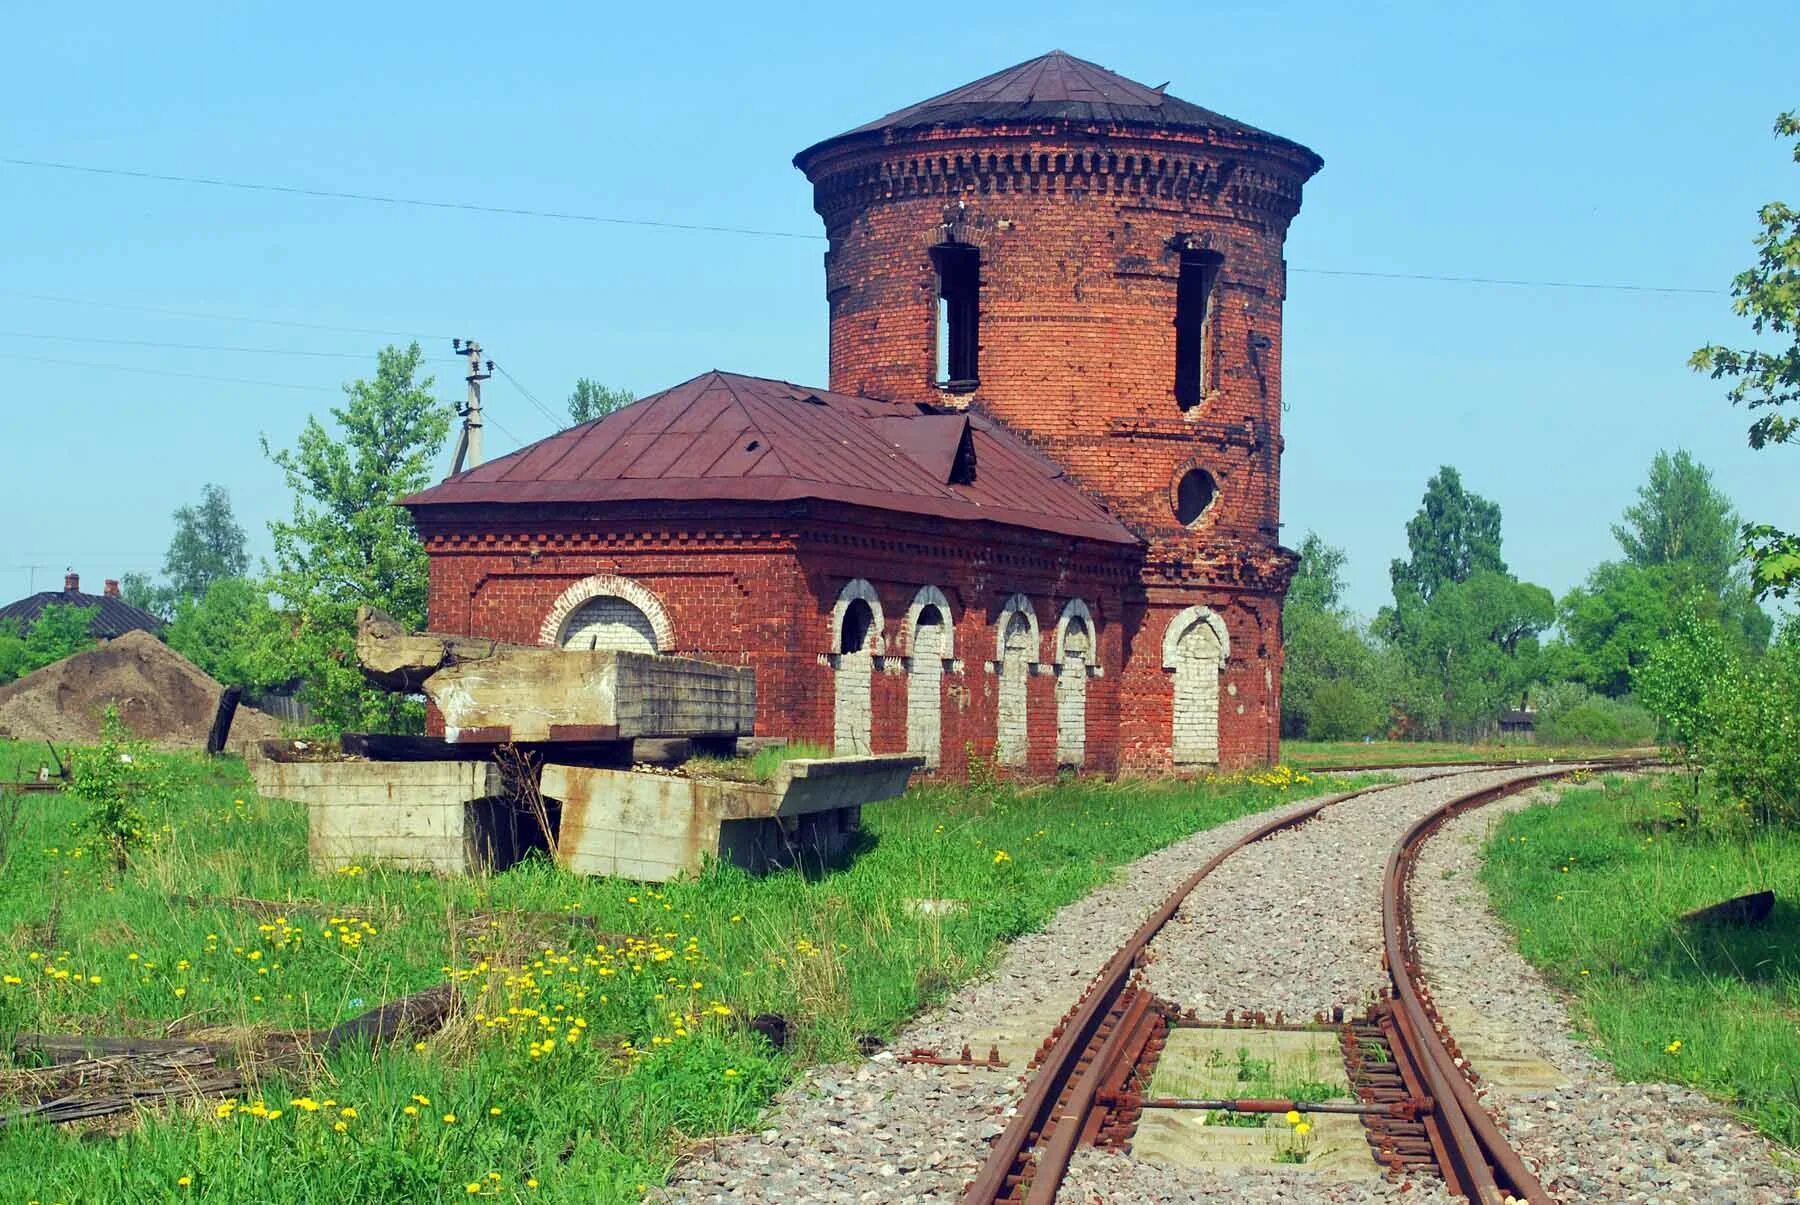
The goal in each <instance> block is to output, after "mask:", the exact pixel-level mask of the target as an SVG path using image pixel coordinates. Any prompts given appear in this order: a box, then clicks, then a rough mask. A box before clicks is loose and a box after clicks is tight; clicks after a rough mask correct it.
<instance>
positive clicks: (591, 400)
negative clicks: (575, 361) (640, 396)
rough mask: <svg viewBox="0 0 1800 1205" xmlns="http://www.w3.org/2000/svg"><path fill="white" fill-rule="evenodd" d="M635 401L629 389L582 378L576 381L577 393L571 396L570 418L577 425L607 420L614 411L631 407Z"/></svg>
mask: <svg viewBox="0 0 1800 1205" xmlns="http://www.w3.org/2000/svg"><path fill="white" fill-rule="evenodd" d="M635 400H636V399H635V398H634V397H632V394H631V390H629V389H614V388H612V387H611V386H609V385H602V384H601V383H600V382H598V381H594V380H590V379H588V378H587V377H580V378H577V380H576V381H575V392H574V393H571V394H570V395H569V418H570V419H572V420H573V421H575V422H577V423H585V422H588V421H590V420H591V419H596V418H605V417H606V416H607V415H609V414H611V413H612V412H613V411H614V410H618V409H620V408H622V407H625V406H629V405H631V403H632V402H633V401H635Z"/></svg>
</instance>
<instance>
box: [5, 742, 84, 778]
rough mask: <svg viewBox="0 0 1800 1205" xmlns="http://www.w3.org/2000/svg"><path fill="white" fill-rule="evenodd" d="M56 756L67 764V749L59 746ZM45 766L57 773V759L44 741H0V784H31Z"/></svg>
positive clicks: (51, 771)
mask: <svg viewBox="0 0 1800 1205" xmlns="http://www.w3.org/2000/svg"><path fill="white" fill-rule="evenodd" d="M56 755H57V756H59V757H61V758H63V760H64V764H65V765H66V764H67V760H68V751H67V749H65V748H64V747H63V746H61V745H58V746H57V747H56ZM44 766H48V767H49V769H50V773H52V774H55V773H56V757H53V756H51V752H50V747H49V746H48V745H46V744H44V743H43V742H42V741H9V740H0V782H30V781H31V780H32V779H34V778H36V777H37V774H38V770H39V768H40V767H44Z"/></svg>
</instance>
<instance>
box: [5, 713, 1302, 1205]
mask: <svg viewBox="0 0 1800 1205" xmlns="http://www.w3.org/2000/svg"><path fill="white" fill-rule="evenodd" d="M33 755H35V751H34V753H33ZM22 756H25V754H24V752H23V751H22V750H17V749H15V748H14V747H12V746H4V747H0V765H11V764H13V763H14V762H16V761H18V760H19V759H20V758H21V757H22ZM134 756H135V755H134ZM145 757H146V758H147V759H149V762H150V764H151V765H153V766H154V768H155V770H156V772H157V773H158V774H159V775H160V776H161V777H162V781H164V782H166V783H167V784H168V786H169V788H170V794H169V797H168V800H167V802H166V803H155V802H146V801H142V800H140V801H139V806H140V807H141V808H142V810H143V812H144V823H143V825H142V832H143V834H144V843H143V844H142V846H141V847H140V848H138V849H136V850H135V852H134V853H133V854H132V856H131V858H130V861H129V864H128V866H127V868H126V869H125V870H123V871H121V870H119V869H118V868H117V867H116V865H115V864H114V862H113V861H112V860H111V859H110V858H109V857H108V856H107V849H106V846H105V844H104V843H96V842H95V840H94V839H93V838H92V837H91V836H90V835H89V833H88V831H87V830H85V829H84V828H83V820H84V817H85V815H86V808H85V807H84V806H83V804H82V803H81V802H80V801H78V800H77V799H75V798H73V797H71V796H67V795H64V796H35V797H33V799H32V801H31V803H32V807H31V811H30V812H29V814H28V816H27V818H26V821H25V824H24V828H23V830H22V831H21V832H20V833H19V834H18V835H17V836H16V837H15V839H14V842H13V852H12V863H11V867H10V870H9V873H8V874H7V875H6V876H4V877H3V878H0V926H3V927H4V931H5V932H7V933H8V934H9V935H10V937H11V940H10V941H9V942H8V943H7V944H6V948H5V950H3V951H0V1030H4V1031H5V1032H17V1031H19V1030H26V1029H29V1030H38V1031H51V1032H56V1031H68V1030H72V1029H79V1030H80V1031H82V1032H86V1033H105V1034H138V1035H146V1036H158V1037H160V1036H163V1035H164V1034H165V1033H168V1032H176V1033H194V1032H201V1031H207V1030H209V1029H211V1028H212V1027H227V1028H229V1029H230V1030H233V1031H236V1032H245V1033H254V1032H257V1031H259V1030H261V1029H264V1028H269V1027H272V1028H317V1027H321V1026H325V1025H329V1024H332V1023H335V1022H336V1021H339V1020H341V1019H344V1018H345V1017H348V1016H351V1015H354V1014H356V1013H359V1012H362V1011H364V1010H365V1009H367V1008H370V1007H372V1006H374V1005H375V1004H377V1003H379V1002H381V1001H383V1000H387V999H392V998H395V997H397V996H400V995H403V994H405V993H408V992H411V991H416V990H420V989H422V988H425V987H428V986H430V985H432V984H434V983H439V982H442V981H443V980H444V979H445V978H446V975H448V976H449V977H451V978H453V979H454V980H455V981H456V982H457V983H458V984H459V985H460V987H461V989H462V991H463V992H464V994H465V997H466V998H467V1000H468V1002H469V1007H468V1010H467V1012H466V1013H465V1014H464V1015H463V1016H462V1017H461V1019H459V1020H458V1021H457V1022H455V1023H454V1024H453V1026H452V1027H451V1028H450V1029H449V1030H447V1031H445V1032H443V1033H442V1034H440V1035H438V1036H436V1037H433V1038H431V1039H430V1040H428V1041H426V1042H424V1043H423V1044H422V1045H421V1047H420V1048H419V1049H411V1048H403V1049H400V1050H395V1051H388V1052H384V1053H382V1054H380V1055H379V1056H371V1055H370V1054H369V1053H368V1052H367V1051H366V1050H365V1051H345V1052H340V1053H337V1054H334V1055H332V1056H330V1057H329V1058H328V1059H326V1060H325V1061H324V1062H323V1064H322V1065H321V1067H320V1069H319V1073H318V1075H317V1076H315V1077H313V1078H310V1079H298V1078H283V1079H270V1080H268V1081H267V1082H264V1083H261V1084H259V1085H258V1088H257V1090H256V1091H254V1092H252V1093H249V1094H247V1095H244V1096H241V1097H239V1098H238V1099H237V1103H236V1104H235V1105H234V1106H233V1107H231V1108H229V1109H224V1110H221V1109H218V1108H215V1107H214V1105H215V1103H218V1102H208V1103H206V1104H204V1105H201V1106H198V1107H195V1108H171V1109H165V1110H153V1111H148V1112H146V1113H145V1114H143V1115H142V1117H141V1118H139V1119H137V1120H136V1121H135V1122H133V1123H131V1124H129V1125H126V1126H123V1127H120V1128H121V1129H122V1133H120V1134H119V1135H118V1136H117V1137H115V1138H111V1139H110V1140H108V1141H105V1142H90V1141H86V1140H84V1138H83V1137H82V1134H81V1133H80V1132H79V1131H78V1130H75V1129H51V1128H46V1127H43V1126H37V1125H31V1124H25V1125H17V1126H8V1127H6V1128H5V1129H3V1130H0V1193H4V1195H7V1196H9V1197H12V1198H15V1199H18V1200H32V1199H39V1200H44V1201H51V1200H64V1201H78V1200H79V1201H101V1200H127V1199H143V1198H144V1197H146V1196H149V1197H155V1196H157V1195H159V1194H161V1193H164V1192H166V1193H167V1194H168V1195H170V1196H171V1197H173V1196H175V1195H177V1193H178V1191H179V1192H188V1191H191V1192H192V1193H193V1194H194V1195H197V1196H199V1195H209V1194H213V1195H218V1196H220V1197H229V1198H232V1199H257V1200H343V1201H364V1200H425V1199H433V1200H441V1199H445V1198H446V1197H453V1198H454V1199H458V1200H461V1199H464V1198H465V1194H466V1195H469V1196H478V1195H481V1194H486V1195H487V1196H503V1197H506V1198H508V1199H511V1198H512V1197H514V1196H515V1195H517V1196H520V1197H524V1196H525V1195H526V1194H527V1193H530V1195H531V1196H532V1198H533V1199H542V1200H550V1201H583V1202H590V1201H596V1200H598V1201H622V1200H636V1199H638V1198H639V1196H640V1195H641V1186H643V1185H648V1184H655V1183H657V1182H658V1181H660V1179H661V1178H662V1177H663V1176H664V1175H665V1174H666V1172H667V1170H668V1168H669V1167H670V1165H671V1163H672V1160H673V1159H674V1158H675V1156H676V1154H677V1153H678V1152H679V1151H680V1150H681V1149H682V1148H683V1146H684V1144H686V1143H687V1142H689V1141H691V1140H692V1139H694V1138H696V1137H699V1136H703V1135H706V1134H711V1133H718V1132H721V1131H726V1130H731V1129H737V1128H742V1127H745V1126H747V1125H750V1124H752V1123H753V1122H754V1119H755V1117H756V1114H757V1112H758V1110H759V1109H760V1108H761V1107H762V1106H763V1105H764V1104H765V1103H766V1102H767V1101H768V1099H769V1097H770V1094H771V1093H772V1092H773V1091H774V1090H775V1089H776V1088H777V1087H779V1086H780V1085H781V1084H782V1083H784V1082H786V1081H787V1080H788V1079H789V1078H790V1077H791V1076H792V1075H793V1074H794V1073H795V1071H796V1070H797V1069H798V1068H799V1067H801V1066H803V1065H805V1064H807V1063H809V1062H812V1061H814V1060H819V1059H831V1058H838V1057H845V1056H848V1055H850V1054H851V1052H852V1051H854V1050H855V1049H856V1040H857V1038H858V1037H859V1036H860V1035H864V1034H869V1033H875V1034H889V1033H892V1032H893V1031H894V1029H895V1028H896V1027H897V1026H899V1025H900V1024H901V1023H902V1022H903V1021H904V1020H905V1019H906V1018H907V1017H909V1016H910V1015H912V1014H913V1013H914V1012H915V1011H917V1010H918V1009H919V1008H920V1007H921V1006H922V1004H924V1003H925V1002H927V1001H929V1000H932V999H935V998H937V997H939V996H941V995H942V994H944V993H945V992H946V991H948V990H949V989H950V988H951V987H952V986H953V985H954V984H956V983H959V982H961V981H962V980H964V979H966V978H967V977H969V976H970V975H972V974H974V973H976V972H977V971H979V970H980V969H981V968H982V967H984V966H985V965H987V963H988V962H989V960H990V959H991V958H992V957H993V956H994V954H995V951H996V949H997V948H998V944H999V943H1001V942H1003V941H1005V940H1007V939H1009V938H1012V937H1014V936H1017V935H1018V934H1020V933H1023V932H1025V931H1027V930H1029V929H1032V928H1034V927H1036V926H1038V925H1041V924H1042V923H1043V922H1044V921H1045V920H1046V919H1047V918H1048V917H1049V916H1050V915H1051V914H1052V913H1053V912H1054V910H1055V909H1056V908H1058V907H1059V906H1061V905H1062V904H1065V903H1067V902H1070V901H1072V900H1074V899H1076V898H1078V897H1079V896H1081V895H1082V894H1084V893H1085V892H1087V891H1089V890H1091V889H1093V888H1094V887H1095V886H1097V885H1099V884H1101V883H1103V882H1105V881H1106V880H1107V879H1108V878H1109V877H1110V876H1111V875H1112V874H1113V873H1114V872H1115V868H1116V867H1118V866H1119V865H1120V864H1121V863H1123V862H1125V861H1127V860H1129V859H1132V858H1135V857H1138V856H1141V855H1143V854H1145V853H1148V852H1150V851H1151V850H1153V849H1156V848H1158V847H1160V846H1162V845H1165V844H1167V843H1168V842H1170V841H1173V840H1176V839H1178V838H1180V837H1182V836H1184V835H1186V834H1188V833H1190V832H1193V831H1195V830H1198V829H1203V828H1207V827H1209V826H1212V825H1216V824H1219V823H1222V822H1224V821H1226V820H1229V819H1232V818H1234V817H1237V816H1241V815H1245V814H1247V813H1250V812H1254V811H1256V810H1259V809H1262V808H1266V807H1269V806H1271V805H1273V804H1276V803H1279V802H1283V801H1285V800H1288V799H1292V798H1295V797H1297V796H1300V795H1304V794H1308V793H1311V792H1314V791H1318V790H1324V789H1328V788H1329V786H1330V785H1331V784H1327V783H1326V782H1324V781H1319V782H1316V783H1315V782H1310V781H1308V780H1307V778H1306V776H1304V775H1291V774H1289V775H1264V776H1259V777H1260V778H1262V779H1263V781H1264V782H1267V783H1270V784H1278V785H1257V784H1255V783H1252V782H1249V781H1247V780H1233V781H1219V782H1203V783H1178V782H1168V783H1156V784H1134V785H1107V784H1099V783H1093V782H1081V781H1077V782H1071V783H1065V784H1061V785H1057V786H1049V787H1039V788H1029V789H1013V788H1008V787H1004V786H1001V785H995V786H992V787H991V788H989V789H987V790H982V791H970V790H957V789H949V788H938V789H930V790H921V791H915V792H913V793H911V794H909V795H908V796H906V797H905V798H904V799H901V800H899V801H896V802H894V803H891V804H883V805H880V806H877V807H871V808H868V809H866V810H865V812H864V817H865V824H866V826H867V833H868V845H867V848H865V849H864V850H863V851H862V852H861V853H860V855H859V856H858V857H857V858H856V860H855V861H854V862H852V863H851V864H849V865H848V866H845V867H843V868H840V869H836V870H833V871H829V872H827V873H824V874H818V875H813V876H811V877H809V876H807V875H804V874H800V873H796V872H787V873H781V874H776V875H771V876H769V877H767V878H762V879H755V878H752V877H750V876H748V875H745V874H743V873H740V872H738V871H736V870H733V869H729V868H722V867H721V868H715V869H713V870H710V871H708V872H707V873H706V874H705V875H703V876H701V877H700V878H698V879H696V880H693V881H687V882H679V883H671V884H668V885H666V886H663V887H651V886H644V885H639V884H632V883H628V882H622V881H616V880H606V879H579V878H574V877H571V876H569V875H567V874H565V873H563V872H560V871H558V870H556V869H554V868H553V867H551V866H549V865H548V864H546V863H544V862H542V861H536V860H534V861H530V862H527V863H525V864H523V865H520V866H518V867H515V868H514V869H512V870H509V871H507V872H505V873H504V874H500V875H496V876H492V877H486V878H470V879H455V880H451V879H432V878H427V877H423V876H415V875H406V874H400V873H394V872H390V871H388V870H385V869H383V868H382V867H380V866H374V865H371V866H363V867H354V868H350V869H348V870H346V871H345V872H343V873H339V874H330V875H316V874H313V873H311V872H310V871H309V870H308V869H307V866H306V824H305V817H304V812H303V810H302V809H301V808H299V807H297V806H294V805H290V804H286V803H280V802H272V801H264V800H261V799H259V798H257V797H256V796H255V795H254V794H252V793H251V791H250V789H249V786H248V784H247V783H246V781H245V779H244V777H243V774H242V771H241V770H240V769H239V768H237V766H236V764H235V763H233V762H231V761H229V760H223V761H219V762H215V763H206V762H203V761H201V760H199V759H197V758H188V757H177V756H159V755H155V754H146V755H145ZM27 760H29V759H27ZM174 897H181V898H182V899H183V900H186V901H190V902H183V903H178V902H174ZM231 897H249V898H255V899H263V900H272V901H279V902H281V903H278V904H277V905H276V906H275V907H273V908H269V909H261V910H251V909H246V908H240V907H234V906H232V905H231V904H230V903H229V902H228V901H229V899H230V898H231ZM922 899H934V900H955V901H959V902H960V903H961V905H962V907H960V908H953V909H946V910H937V909H919V908H916V907H914V906H913V902H914V901H917V900H922ZM191 901H198V902H199V903H198V906H196V904H195V903H193V902H191ZM209 901H214V902H209ZM307 901H313V902H316V903H317V904H318V906H319V907H320V908H321V909H322V911H319V912H313V911H309V910H307V909H306V902H307ZM290 905H291V906H290ZM528 913H536V914H540V915H537V916H528V915H526V914H528ZM545 913H549V914H559V913H570V914H573V915H578V916H580V917H587V918H591V921H589V922H587V923H588V924H591V925H592V928H591V929H590V928H586V927H582V926H578V925H576V924H573V923H571V924H569V925H563V924H560V923H558V922H556V921H555V920H554V919H551V920H548V921H546V920H545V919H544V917H543V916H542V915H541V914H545ZM764 1013H767V1014H778V1015H780V1016H781V1017H783V1018H785V1019H786V1021H787V1023H788V1024H787V1035H788V1042H787V1047H786V1049H785V1050H779V1051H778V1050H776V1049H774V1048H773V1047H772V1046H771V1045H770V1044H769V1042H768V1041H767V1040H765V1039H764V1038H763V1037H762V1036H759V1034H758V1033H757V1032H755V1031H754V1030H752V1029H751V1028H749V1027H748V1026H747V1025H746V1024H745V1020H746V1019H747V1018H751V1017H754V1016H756V1015H758V1014H764ZM4 1082H5V1078H4V1076H0V1084H3V1083H4ZM308 1102H310V1103H308ZM346 1110H349V1111H350V1112H348V1113H347V1112H346ZM221 1112H223V1113H224V1114H225V1115H221ZM451 1118H454V1120H450V1119H451ZM340 1125H341V1126H342V1129H341V1130H340V1129H339V1128H338V1127H339V1126H340ZM182 1177H187V1178H188V1182H187V1184H186V1185H182V1181H181V1178H182ZM496 1177H497V1178H496ZM531 1180H535V1181H537V1186H536V1189H535V1190H532V1189H530V1188H528V1187H527V1185H528V1182H529V1181H531ZM469 1185H475V1186H476V1190H475V1191H474V1192H469V1191H468V1186H469Z"/></svg>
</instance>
